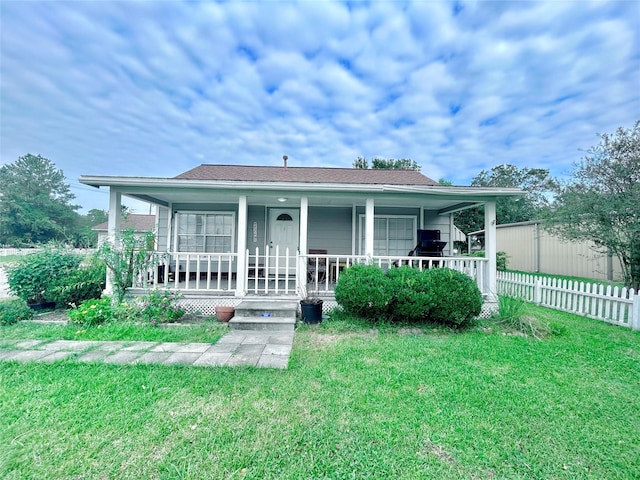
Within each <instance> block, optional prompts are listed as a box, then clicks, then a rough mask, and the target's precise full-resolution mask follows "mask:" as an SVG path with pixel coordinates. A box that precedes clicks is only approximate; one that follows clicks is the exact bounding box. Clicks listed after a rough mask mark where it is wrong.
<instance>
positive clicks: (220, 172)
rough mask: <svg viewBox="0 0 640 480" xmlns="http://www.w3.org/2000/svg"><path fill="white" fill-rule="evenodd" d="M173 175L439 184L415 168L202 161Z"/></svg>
mask: <svg viewBox="0 0 640 480" xmlns="http://www.w3.org/2000/svg"><path fill="white" fill-rule="evenodd" d="M175 178H176V179H183V180H221V181H238V182H242V181H246V182H252V181H254V182H292V183H328V184H331V183H334V184H352V185H353V184H363V185H438V182H436V181H435V180H432V179H431V178H429V177H426V176H425V175H423V174H421V173H420V172H418V171H415V170H383V169H361V168H320V167H267V166H249V165H211V164H202V165H200V166H198V167H195V168H192V169H191V170H188V171H186V172H184V173H181V174H180V175H178V176H177V177H175Z"/></svg>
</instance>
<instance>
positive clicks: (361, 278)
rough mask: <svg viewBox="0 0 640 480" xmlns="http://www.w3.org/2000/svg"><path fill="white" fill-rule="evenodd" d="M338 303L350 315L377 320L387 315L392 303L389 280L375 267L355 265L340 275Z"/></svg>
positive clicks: (337, 290)
mask: <svg viewBox="0 0 640 480" xmlns="http://www.w3.org/2000/svg"><path fill="white" fill-rule="evenodd" d="M334 293H335V296H336V302H338V305H340V306H341V307H342V308H343V310H344V311H345V312H346V313H347V314H349V315H356V316H359V317H362V318H368V319H377V318H380V317H384V316H386V315H387V312H388V308H389V304H390V303H391V289H390V288H389V279H388V278H387V277H386V276H385V274H384V272H383V271H382V270H381V269H379V268H378V267H375V266H373V265H353V266H351V267H349V268H347V269H346V270H345V271H344V272H342V273H341V274H340V279H339V280H338V284H337V285H336V288H335V292H334Z"/></svg>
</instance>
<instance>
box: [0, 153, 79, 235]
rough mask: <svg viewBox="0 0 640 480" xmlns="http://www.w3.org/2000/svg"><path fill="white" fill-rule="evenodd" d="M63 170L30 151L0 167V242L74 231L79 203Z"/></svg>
mask: <svg viewBox="0 0 640 480" xmlns="http://www.w3.org/2000/svg"><path fill="white" fill-rule="evenodd" d="M74 198H75V196H74V195H73V194H72V193H71V192H70V190H69V185H68V184H66V183H65V177H64V174H63V172H62V170H60V169H58V168H56V166H55V165H54V164H53V162H51V161H50V160H48V159H46V158H44V157H42V156H40V155H31V154H27V155H25V156H23V157H19V158H18V160H16V161H15V162H14V163H10V164H7V165H3V166H2V167H0V243H6V244H14V245H15V244H21V243H43V242H47V241H50V240H67V239H68V238H69V237H70V235H72V234H73V232H74V229H75V221H76V216H77V214H76V210H77V209H78V206H77V205H72V204H71V203H70V202H71V201H72V200H73V199H74Z"/></svg>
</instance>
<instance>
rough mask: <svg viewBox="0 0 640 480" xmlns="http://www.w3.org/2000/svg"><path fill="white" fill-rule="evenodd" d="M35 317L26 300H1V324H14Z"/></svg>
mask: <svg viewBox="0 0 640 480" xmlns="http://www.w3.org/2000/svg"><path fill="white" fill-rule="evenodd" d="M31 317H33V310H31V309H30V308H29V307H28V306H27V304H26V303H25V302H24V300H19V299H17V298H16V299H11V300H3V301H1V302H0V325H12V324H14V323H17V322H19V321H22V320H29V319H30V318H31Z"/></svg>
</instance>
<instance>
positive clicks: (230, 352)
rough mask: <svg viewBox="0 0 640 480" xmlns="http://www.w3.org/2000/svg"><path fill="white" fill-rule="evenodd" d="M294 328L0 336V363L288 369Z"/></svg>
mask: <svg viewBox="0 0 640 480" xmlns="http://www.w3.org/2000/svg"><path fill="white" fill-rule="evenodd" d="M293 335H294V334H293V332H271V331H270V332H255V331H241V330H234V331H231V332H229V333H227V334H226V335H224V336H223V337H222V338H221V339H220V340H218V342H217V343H216V344H214V345H212V344H210V343H170V342H164V343H161V342H133V341H117V342H98V341H83V340H5V341H3V342H2V343H3V344H4V345H5V346H4V347H3V348H1V349H0V361H3V360H4V361H19V362H32V361H35V362H54V361H56V360H64V359H68V360H72V361H77V362H103V363H111V364H117V365H132V364H139V363H152V364H162V365H193V366H198V367H220V366H229V367H235V366H240V365H248V366H252V367H266V368H280V369H284V368H287V364H288V363H289V354H290V353H291V347H292V345H293Z"/></svg>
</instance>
